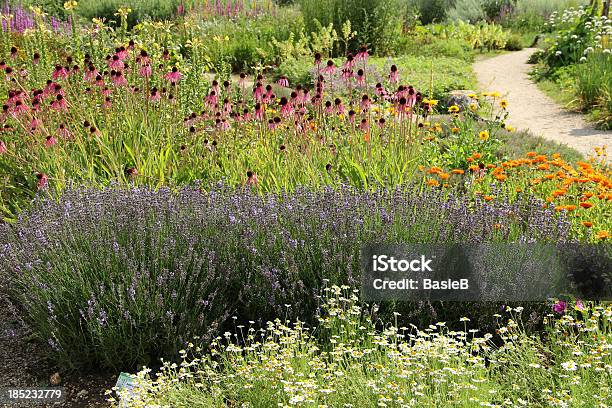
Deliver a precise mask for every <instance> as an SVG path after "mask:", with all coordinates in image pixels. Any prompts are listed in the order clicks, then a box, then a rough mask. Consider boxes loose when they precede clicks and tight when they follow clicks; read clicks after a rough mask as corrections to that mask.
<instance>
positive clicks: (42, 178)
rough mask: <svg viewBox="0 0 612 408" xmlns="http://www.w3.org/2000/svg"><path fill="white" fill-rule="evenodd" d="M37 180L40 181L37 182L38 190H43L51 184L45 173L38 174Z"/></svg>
mask: <svg viewBox="0 0 612 408" xmlns="http://www.w3.org/2000/svg"><path fill="white" fill-rule="evenodd" d="M36 178H37V179H38V181H37V182H36V188H37V189H38V190H42V189H44V188H45V187H47V183H48V182H49V177H47V175H46V174H45V173H37V174H36Z"/></svg>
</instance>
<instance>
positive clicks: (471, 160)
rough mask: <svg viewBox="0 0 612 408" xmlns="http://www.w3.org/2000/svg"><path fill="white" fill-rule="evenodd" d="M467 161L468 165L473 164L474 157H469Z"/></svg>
mask: <svg viewBox="0 0 612 408" xmlns="http://www.w3.org/2000/svg"><path fill="white" fill-rule="evenodd" d="M466 160H467V162H468V163H471V162H473V161H474V158H472V157H468V158H467V159H466Z"/></svg>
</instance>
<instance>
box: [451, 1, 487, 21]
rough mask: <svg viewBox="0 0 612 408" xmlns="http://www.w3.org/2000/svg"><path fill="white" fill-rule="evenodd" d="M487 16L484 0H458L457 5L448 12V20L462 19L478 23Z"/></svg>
mask: <svg viewBox="0 0 612 408" xmlns="http://www.w3.org/2000/svg"><path fill="white" fill-rule="evenodd" d="M486 16H487V12H486V11H485V9H484V2H483V0H456V2H455V7H453V8H452V9H450V10H449V11H448V13H447V17H448V20H450V21H459V20H462V21H465V22H467V23H476V22H478V21H481V20H484V19H485V18H486Z"/></svg>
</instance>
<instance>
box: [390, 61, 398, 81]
mask: <svg viewBox="0 0 612 408" xmlns="http://www.w3.org/2000/svg"><path fill="white" fill-rule="evenodd" d="M389 82H391V83H392V84H396V83H398V82H399V72H397V65H395V64H393V65H391V71H390V72H389Z"/></svg>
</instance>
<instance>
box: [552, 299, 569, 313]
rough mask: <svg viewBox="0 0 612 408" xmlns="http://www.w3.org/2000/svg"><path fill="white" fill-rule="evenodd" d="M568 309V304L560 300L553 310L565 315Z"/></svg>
mask: <svg viewBox="0 0 612 408" xmlns="http://www.w3.org/2000/svg"><path fill="white" fill-rule="evenodd" d="M566 309H567V303H566V302H564V301H563V300H559V301H558V302H557V303H555V304H554V305H553V310H554V311H555V313H559V314H563V313H564V312H565V310H566Z"/></svg>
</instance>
